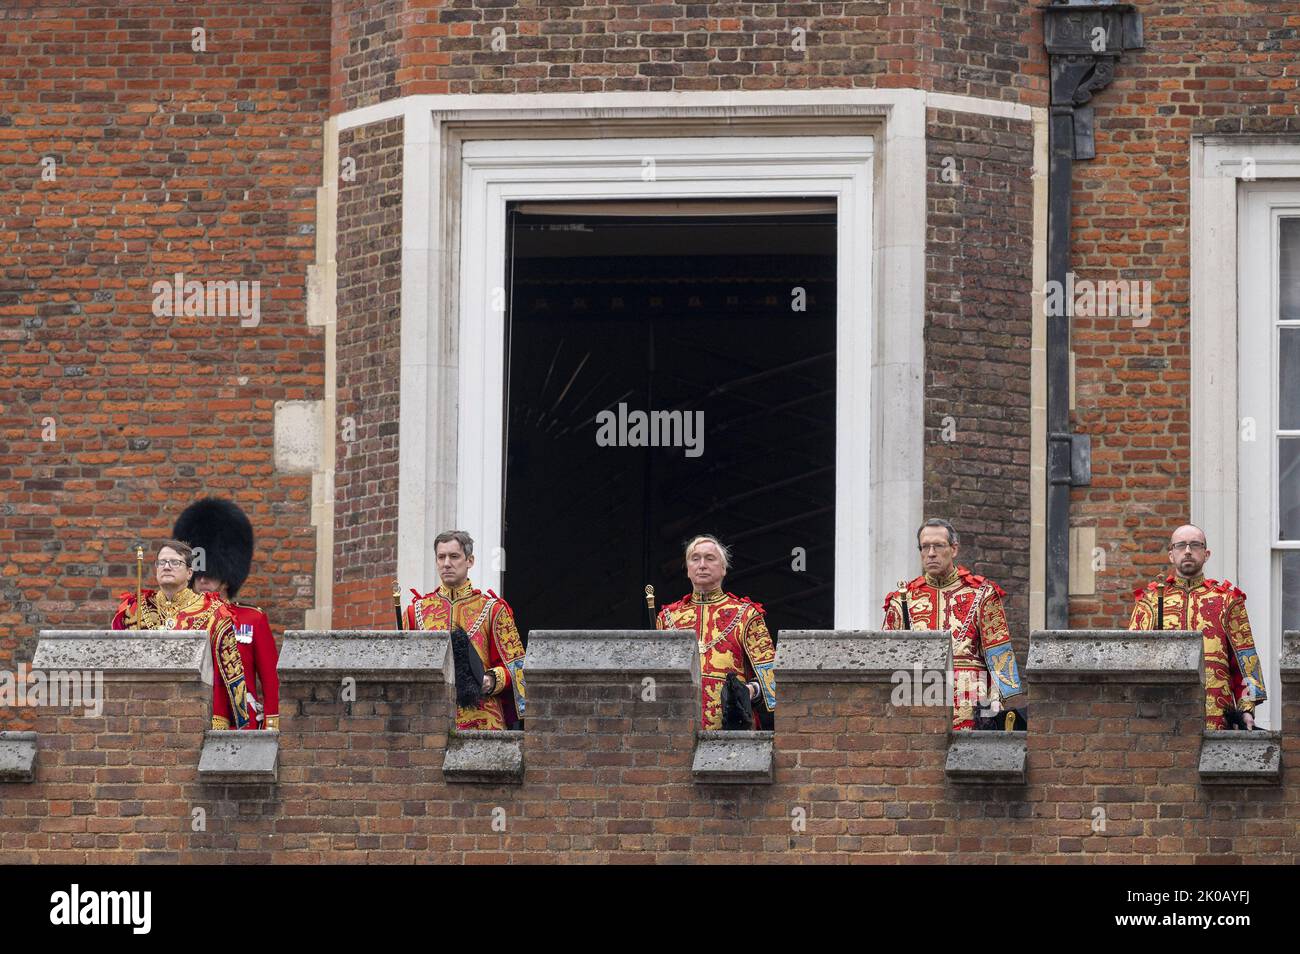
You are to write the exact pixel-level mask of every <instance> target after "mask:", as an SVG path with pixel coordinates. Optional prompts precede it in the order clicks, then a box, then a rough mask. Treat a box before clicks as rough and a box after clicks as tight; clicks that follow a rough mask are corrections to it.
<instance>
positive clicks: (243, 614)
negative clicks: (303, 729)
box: [212, 602, 280, 730]
mask: <svg viewBox="0 0 1300 954" xmlns="http://www.w3.org/2000/svg"><path fill="white" fill-rule="evenodd" d="M227 605H228V606H229V607H230V611H231V613H233V614H234V617H235V641H236V642H238V643H239V658H240V661H241V662H242V663H243V669H244V685H245V688H246V689H247V691H248V696H249V701H250V704H249V708H250V710H251V711H252V713H253V715H254V718H252V719H249V721H248V724H247V725H246V726H244V728H246V729H277V730H278V729H279V728H280V679H279V676H277V675H276V664H277V663H278V662H279V653H277V652H276V649H275V637H274V636H272V635H271V624H270V622H269V621H268V620H267V618H266V614H265V613H263V612H262V611H261V610H260V609H258V608H257V607H256V606H248V605H245V604H243V603H234V602H232V603H228V604H227ZM212 655H213V658H212V663H213V665H214V666H215V665H216V663H217V659H216V651H215V649H214V650H213V654H212ZM214 671H215V670H214ZM230 723H231V718H230V700H229V699H228V698H227V694H226V693H225V692H224V691H223V687H222V686H221V685H220V680H216V679H214V680H213V685H212V728H214V729H228V728H230Z"/></svg>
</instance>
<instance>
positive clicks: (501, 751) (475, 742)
mask: <svg viewBox="0 0 1300 954" xmlns="http://www.w3.org/2000/svg"><path fill="white" fill-rule="evenodd" d="M442 777H443V778H445V779H446V780H447V781H448V782H476V783H481V784H492V785H518V784H520V783H521V782H523V780H524V734H523V733H522V732H516V731H501V732H496V731H488V730H484V729H456V730H454V731H453V732H452V733H451V734H450V735H449V736H448V738H447V755H446V757H445V758H444V759H443V761H442Z"/></svg>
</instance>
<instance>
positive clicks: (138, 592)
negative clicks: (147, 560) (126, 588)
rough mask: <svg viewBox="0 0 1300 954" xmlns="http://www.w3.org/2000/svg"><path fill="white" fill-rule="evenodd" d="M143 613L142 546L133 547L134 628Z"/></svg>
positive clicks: (138, 624)
mask: <svg viewBox="0 0 1300 954" xmlns="http://www.w3.org/2000/svg"><path fill="white" fill-rule="evenodd" d="M143 614H144V547H140V546H137V547H136V548H135V628H136V629H139V628H140V619H141V618H142V615H143Z"/></svg>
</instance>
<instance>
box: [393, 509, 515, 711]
mask: <svg viewBox="0 0 1300 954" xmlns="http://www.w3.org/2000/svg"><path fill="white" fill-rule="evenodd" d="M433 546H434V554H435V557H436V559H437V561H438V578H439V579H440V580H441V581H442V585H441V586H439V587H438V588H437V589H436V590H434V591H433V592H432V593H426V594H423V595H421V594H420V593H419V592H418V591H416V590H411V593H412V594H413V596H414V597H415V598H414V599H413V600H412V601H411V605H410V606H408V607H407V608H406V625H407V628H408V629H423V630H439V631H444V632H450V631H451V630H452V629H453V628H455V627H459V628H460V629H462V630H464V631H465V635H466V637H467V638H468V640H469V645H470V647H471V648H472V649H473V651H474V652H476V653H477V654H478V658H479V661H480V662H481V663H482V669H483V684H482V687H481V688H482V698H481V700H480V701H479V702H478V703H477V704H474V705H458V706H457V707H456V728H458V729H506V728H514V727H515V726H516V725H517V724H518V723H519V721H520V720H522V719H523V717H524V705H525V702H526V697H525V690H524V644H523V641H522V640H521V639H520V637H519V630H518V628H517V627H516V626H515V617H514V613H513V612H512V611H511V609H510V606H509V605H508V604H507V603H506V601H505V600H503V599H502V598H501V597H499V596H497V595H496V594H495V593H493V592H492V591H491V590H488V591H487V592H486V593H482V592H480V591H478V590H476V589H474V587H473V585H472V584H471V583H470V581H469V571H470V568H471V567H473V566H474V539H473V538H472V537H471V536H470V535H469V534H468V533H466V532H465V531H464V530H447V531H445V532H443V533H440V534H438V536H436V537H435V538H434V541H433ZM507 690H509V691H507Z"/></svg>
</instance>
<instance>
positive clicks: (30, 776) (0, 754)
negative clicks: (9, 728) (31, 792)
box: [0, 732, 36, 782]
mask: <svg viewBox="0 0 1300 954" xmlns="http://www.w3.org/2000/svg"><path fill="white" fill-rule="evenodd" d="M34 781H36V733H35V732H0V782H34Z"/></svg>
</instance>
